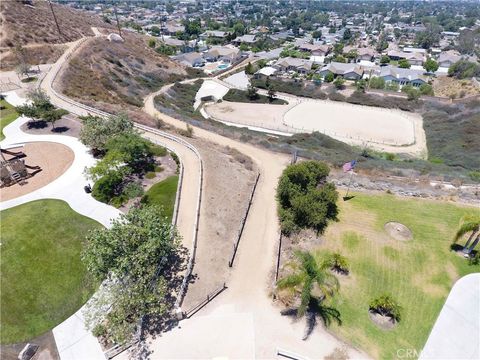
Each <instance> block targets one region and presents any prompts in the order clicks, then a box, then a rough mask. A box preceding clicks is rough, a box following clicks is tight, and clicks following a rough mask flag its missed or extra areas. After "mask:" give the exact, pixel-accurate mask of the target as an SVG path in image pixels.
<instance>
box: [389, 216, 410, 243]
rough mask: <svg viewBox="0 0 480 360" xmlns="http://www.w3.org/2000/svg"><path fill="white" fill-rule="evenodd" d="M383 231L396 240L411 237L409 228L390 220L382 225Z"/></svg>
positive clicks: (405, 239) (406, 239)
mask: <svg viewBox="0 0 480 360" xmlns="http://www.w3.org/2000/svg"><path fill="white" fill-rule="evenodd" d="M384 228H385V231H386V232H387V233H388V235H390V236H391V237H392V238H394V239H395V240H398V241H409V240H412V239H413V234H412V232H411V230H410V229H409V228H408V227H406V226H405V225H403V224H400V223H397V222H394V221H391V222H388V223H386V224H385V225H384Z"/></svg>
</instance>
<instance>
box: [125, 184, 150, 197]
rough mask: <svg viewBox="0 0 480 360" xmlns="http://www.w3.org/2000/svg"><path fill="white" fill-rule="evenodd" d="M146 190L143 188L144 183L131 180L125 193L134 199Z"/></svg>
mask: <svg viewBox="0 0 480 360" xmlns="http://www.w3.org/2000/svg"><path fill="white" fill-rule="evenodd" d="M144 192H145V191H144V190H143V187H142V185H140V184H138V183H136V182H131V183H129V184H127V185H126V186H125V187H124V189H123V194H124V195H125V196H126V197H127V198H129V199H134V198H136V197H139V196H142V195H143V193H144Z"/></svg>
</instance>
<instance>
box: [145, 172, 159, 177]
mask: <svg viewBox="0 0 480 360" xmlns="http://www.w3.org/2000/svg"><path fill="white" fill-rule="evenodd" d="M155 176H157V174H156V173H155V172H154V171H149V172H147V173H146V174H145V177H146V178H147V179H153V178H154V177H155Z"/></svg>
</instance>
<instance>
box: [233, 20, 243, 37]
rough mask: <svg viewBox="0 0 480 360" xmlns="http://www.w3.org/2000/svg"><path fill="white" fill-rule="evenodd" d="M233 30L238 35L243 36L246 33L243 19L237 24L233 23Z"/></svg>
mask: <svg viewBox="0 0 480 360" xmlns="http://www.w3.org/2000/svg"><path fill="white" fill-rule="evenodd" d="M233 32H234V34H235V35H236V36H242V35H244V34H245V25H243V23H242V22H241V21H237V22H236V23H235V25H233Z"/></svg>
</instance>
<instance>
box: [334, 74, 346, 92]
mask: <svg viewBox="0 0 480 360" xmlns="http://www.w3.org/2000/svg"><path fill="white" fill-rule="evenodd" d="M333 85H335V87H336V88H337V89H339V90H340V89H343V88H344V85H345V79H344V78H342V77H337V78H336V79H335V81H334V82H333Z"/></svg>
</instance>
